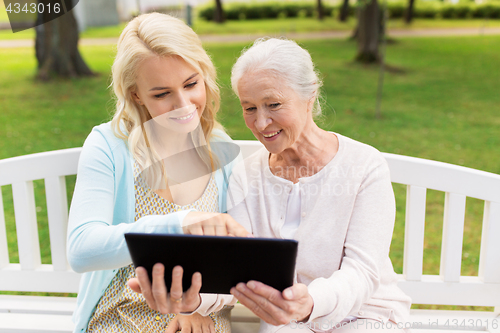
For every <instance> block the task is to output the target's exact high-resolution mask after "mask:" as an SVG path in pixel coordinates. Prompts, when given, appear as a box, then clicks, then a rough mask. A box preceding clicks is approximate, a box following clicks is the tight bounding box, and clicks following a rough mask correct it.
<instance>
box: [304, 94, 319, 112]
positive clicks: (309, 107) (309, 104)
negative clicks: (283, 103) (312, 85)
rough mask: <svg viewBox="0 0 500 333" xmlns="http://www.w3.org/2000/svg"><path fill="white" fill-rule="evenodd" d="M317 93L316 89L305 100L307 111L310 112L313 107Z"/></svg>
mask: <svg viewBox="0 0 500 333" xmlns="http://www.w3.org/2000/svg"><path fill="white" fill-rule="evenodd" d="M317 94H318V91H317V90H316V91H315V92H314V93H313V95H312V97H311V98H310V99H309V100H308V101H307V112H312V110H313V107H314V102H315V101H316V95H317Z"/></svg>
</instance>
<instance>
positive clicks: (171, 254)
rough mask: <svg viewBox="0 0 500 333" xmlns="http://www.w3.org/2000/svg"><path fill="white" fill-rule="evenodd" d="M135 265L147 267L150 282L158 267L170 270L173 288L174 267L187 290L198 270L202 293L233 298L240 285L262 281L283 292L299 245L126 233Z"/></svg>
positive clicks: (280, 241) (284, 241) (167, 279)
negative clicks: (179, 272) (178, 267)
mask: <svg viewBox="0 0 500 333" xmlns="http://www.w3.org/2000/svg"><path fill="white" fill-rule="evenodd" d="M125 240H126V241H127V246H128V249H129V251H130V256H131V257H132V261H133V263H134V266H135V267H139V266H142V267H144V268H146V270H147V271H148V275H149V279H150V280H151V272H152V269H153V265H154V264H156V263H157V262H160V263H162V264H163V265H164V266H165V284H166V286H167V288H168V289H170V286H171V284H172V269H173V268H174V267H175V266H177V265H180V266H182V268H183V269H184V275H183V279H182V286H183V289H184V291H186V290H187V289H189V287H190V286H191V278H192V276H193V274H194V273H195V272H200V273H201V276H202V287H201V290H200V292H201V293H215V294H229V293H230V292H229V290H230V289H231V288H232V287H234V286H236V285H237V284H238V283H240V282H245V283H246V282H248V281H250V280H255V281H260V282H262V283H265V284H267V285H269V286H271V287H273V288H275V289H277V290H280V291H283V290H284V289H286V288H288V287H290V286H291V285H292V284H293V277H294V271H295V260H296V257H297V245H298V243H297V241H295V240H287V239H273V238H244V237H222V236H194V235H171V234H168V235H167V234H143V233H126V234H125Z"/></svg>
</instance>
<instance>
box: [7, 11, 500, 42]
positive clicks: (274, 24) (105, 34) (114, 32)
mask: <svg viewBox="0 0 500 333" xmlns="http://www.w3.org/2000/svg"><path fill="white" fill-rule="evenodd" d="M0 22H1V21H0ZM355 25H356V20H355V19H353V18H350V19H349V20H348V21H347V22H346V23H341V22H339V21H338V20H337V19H335V18H332V17H327V18H325V20H324V21H319V20H317V19H314V18H286V19H267V20H247V21H227V22H226V23H224V24H217V23H214V22H208V21H205V20H202V19H196V20H195V23H194V25H193V29H194V31H196V33H198V34H200V35H204V34H214V35H230V34H243V35H245V34H264V35H266V34H267V35H284V34H288V33H295V32H312V31H350V30H353V29H354V27H355ZM387 26H388V28H389V29H398V30H419V29H444V28H450V29H452V28H476V29H478V30H479V29H482V28H493V27H500V20H484V19H465V20H458V19H454V20H443V19H415V20H414V22H413V23H412V24H411V25H406V24H405V23H404V22H403V20H401V19H394V20H389V22H388V24H387ZM124 27H125V23H120V24H118V25H115V26H107V27H94V28H89V29H87V30H86V31H84V32H82V33H81V35H80V37H81V38H109V37H118V36H119V35H120V33H121V31H122V30H123V28H124ZM34 37H35V30H34V29H27V30H23V31H20V32H17V33H12V31H11V30H0V40H12V39H33V38H34Z"/></svg>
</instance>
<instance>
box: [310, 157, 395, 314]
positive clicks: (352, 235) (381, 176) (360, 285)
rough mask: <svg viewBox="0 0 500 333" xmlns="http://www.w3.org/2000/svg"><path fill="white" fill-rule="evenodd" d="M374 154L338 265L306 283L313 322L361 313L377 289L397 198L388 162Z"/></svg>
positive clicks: (364, 178)
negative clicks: (310, 297) (342, 255)
mask: <svg viewBox="0 0 500 333" xmlns="http://www.w3.org/2000/svg"><path fill="white" fill-rule="evenodd" d="M377 153H378V152H377ZM375 156H378V157H376V158H374V159H371V162H372V163H370V164H369V165H368V167H367V168H366V172H365V175H364V177H363V179H362V181H361V184H360V186H359V189H358V191H357V194H356V197H355V201H354V206H353V208H352V213H351V218H350V220H349V225H348V229H347V235H346V238H345V241H344V257H343V258H342V263H341V266H340V269H339V270H337V271H335V272H334V273H333V274H332V275H331V276H330V277H328V278H317V279H315V280H313V281H312V282H311V283H310V284H309V286H308V290H309V294H310V295H311V296H312V298H313V300H314V307H313V311H312V313H311V315H310V319H309V320H310V321H313V322H314V321H317V322H321V321H322V320H332V321H333V322H340V321H341V320H342V319H344V318H345V317H346V316H347V315H349V314H354V313H356V314H358V310H359V308H360V307H361V305H362V304H363V303H365V302H366V301H368V300H369V299H370V298H371V297H372V296H373V294H374V293H375V292H376V291H377V289H378V288H379V285H380V278H381V270H382V269H383V268H384V267H386V266H387V260H388V254H389V248H390V244H391V239H392V232H393V228H394V219H395V200H394V192H393V189H392V185H391V181H390V175H389V168H388V166H387V162H386V161H385V160H384V158H383V157H382V155H381V154H380V153H378V154H376V155H375ZM360 315H362V314H360Z"/></svg>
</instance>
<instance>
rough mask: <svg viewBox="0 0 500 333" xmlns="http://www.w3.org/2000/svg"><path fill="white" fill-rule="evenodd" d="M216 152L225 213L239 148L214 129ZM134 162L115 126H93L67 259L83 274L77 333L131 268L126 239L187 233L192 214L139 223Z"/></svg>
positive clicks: (71, 223) (76, 194) (72, 213)
mask: <svg viewBox="0 0 500 333" xmlns="http://www.w3.org/2000/svg"><path fill="white" fill-rule="evenodd" d="M212 133H213V134H212V138H211V140H210V142H211V146H212V150H213V151H214V154H215V155H216V156H217V158H218V159H219V161H220V164H221V165H224V167H223V168H222V169H219V170H218V171H216V173H215V180H216V184H217V188H218V191H219V211H220V212H226V193H227V186H228V178H229V175H230V174H231V171H232V167H233V163H234V161H233V158H234V156H236V155H238V153H239V151H238V149H239V148H238V146H237V145H235V144H232V143H231V139H230V138H229V136H227V134H225V133H224V132H223V131H222V130H214V131H213V132H212ZM134 211H135V193H134V176H133V158H132V156H131V154H130V153H129V150H128V148H127V145H126V142H125V141H124V140H122V139H119V138H117V137H116V136H115V135H114V133H113V131H112V129H111V123H110V122H108V123H105V124H102V125H99V126H96V127H94V129H93V130H92V132H91V133H90V135H89V136H88V137H87V139H86V140H85V144H84V145H83V150H82V153H81V156H80V160H79V164H78V174H77V181H76V186H75V191H74V195H73V200H72V203H71V209H70V213H69V225H68V244H67V252H68V260H69V263H70V265H71V267H72V268H73V270H75V271H76V272H79V273H83V274H82V279H81V281H80V288H79V292H78V299H77V306H76V310H75V312H74V314H73V321H74V322H75V324H76V327H75V330H74V332H86V330H87V325H88V322H89V320H90V317H91V316H92V314H93V311H94V309H95V306H96V305H97V303H98V301H99V299H100V298H101V296H102V294H103V293H104V291H105V290H106V288H107V286H108V285H109V283H110V282H111V280H112V279H113V277H114V276H115V274H116V272H117V271H118V269H119V268H121V267H124V266H128V265H129V264H131V263H132V260H131V258H130V255H129V252H128V249H127V245H126V243H125V238H124V236H123V235H124V234H125V233H127V232H144V233H182V228H181V223H182V220H183V219H184V217H185V216H186V215H187V214H188V213H189V212H190V211H181V212H176V213H172V214H168V215H153V216H146V217H143V218H141V219H139V220H138V221H137V222H135V223H134V219H135V215H134Z"/></svg>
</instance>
